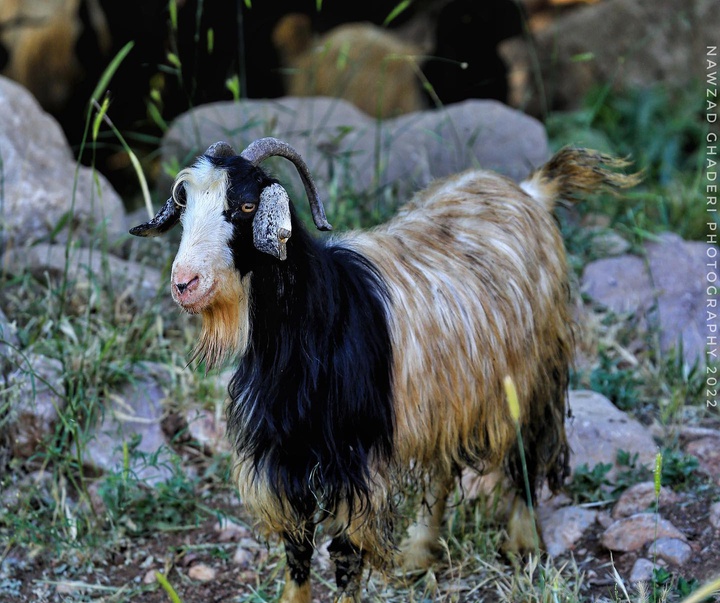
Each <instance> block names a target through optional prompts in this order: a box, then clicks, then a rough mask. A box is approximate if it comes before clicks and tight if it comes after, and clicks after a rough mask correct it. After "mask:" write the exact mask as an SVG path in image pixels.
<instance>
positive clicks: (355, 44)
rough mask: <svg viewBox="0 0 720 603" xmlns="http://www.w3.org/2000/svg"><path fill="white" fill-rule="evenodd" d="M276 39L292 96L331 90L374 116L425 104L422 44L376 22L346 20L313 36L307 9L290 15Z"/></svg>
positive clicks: (275, 33)
mask: <svg viewBox="0 0 720 603" xmlns="http://www.w3.org/2000/svg"><path fill="white" fill-rule="evenodd" d="M273 43H274V44H275V47H276V48H277V50H278V53H279V55H280V57H281V61H282V63H283V64H284V65H285V66H286V77H285V84H286V85H285V91H286V94H287V95H288V96H330V97H334V98H342V99H345V100H348V101H350V102H351V103H353V104H354V105H355V106H356V107H357V108H358V109H360V110H361V111H364V112H365V113H367V114H368V115H372V116H374V117H383V118H384V117H393V116H395V115H400V114H403V113H410V112H412V111H418V110H420V109H422V108H423V106H424V104H423V98H422V95H421V93H420V90H421V81H420V76H421V72H420V67H419V65H418V59H419V57H420V54H421V49H420V48H419V47H418V46H415V45H414V44H411V43H407V42H404V41H403V40H401V39H400V38H399V37H398V36H397V35H395V34H393V33H392V32H391V31H389V30H387V29H383V28H381V27H378V26H377V25H373V24H372V23H347V24H344V25H339V26H338V27H335V28H334V29H332V30H330V31H329V32H328V33H326V34H324V35H322V36H319V37H317V39H315V38H314V36H313V32H312V25H311V20H310V18H309V17H308V16H307V15H304V14H301V13H291V14H288V15H285V16H284V17H283V18H282V19H280V21H279V22H278V24H277V25H276V27H275V29H274V31H273Z"/></svg>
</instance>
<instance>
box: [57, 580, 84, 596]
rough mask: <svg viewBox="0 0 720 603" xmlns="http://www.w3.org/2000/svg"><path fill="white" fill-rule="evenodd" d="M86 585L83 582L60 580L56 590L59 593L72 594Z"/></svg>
mask: <svg viewBox="0 0 720 603" xmlns="http://www.w3.org/2000/svg"><path fill="white" fill-rule="evenodd" d="M83 586H84V585H83V584H82V583H81V582H75V581H67V582H59V583H58V584H57V586H55V592H56V593H58V594H59V595H72V594H76V593H78V592H80V591H82V590H83V588H82V587H83Z"/></svg>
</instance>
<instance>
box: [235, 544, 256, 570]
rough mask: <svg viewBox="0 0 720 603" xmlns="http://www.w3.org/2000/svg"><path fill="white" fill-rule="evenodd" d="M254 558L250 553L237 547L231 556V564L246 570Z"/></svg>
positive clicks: (243, 548) (241, 547)
mask: <svg viewBox="0 0 720 603" xmlns="http://www.w3.org/2000/svg"><path fill="white" fill-rule="evenodd" d="M254 558H255V556H254V555H253V553H252V551H249V550H248V549H246V548H245V547H243V546H238V548H237V549H235V554H234V555H233V563H234V564H235V565H237V566H239V567H241V568H247V567H250V565H251V564H252V562H253V560H254Z"/></svg>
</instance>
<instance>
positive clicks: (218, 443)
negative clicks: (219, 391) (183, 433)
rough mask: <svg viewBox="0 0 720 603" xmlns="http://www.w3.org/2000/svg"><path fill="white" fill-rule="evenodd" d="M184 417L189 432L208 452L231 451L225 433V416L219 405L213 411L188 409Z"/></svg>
mask: <svg viewBox="0 0 720 603" xmlns="http://www.w3.org/2000/svg"><path fill="white" fill-rule="evenodd" d="M185 419H186V420H187V426H188V432H189V434H190V435H191V436H192V438H193V439H194V440H195V441H197V442H198V443H199V444H200V445H201V446H203V447H204V448H205V449H206V450H207V451H208V452H209V453H210V454H219V453H229V452H230V451H231V446H230V442H229V441H228V439H227V437H226V435H225V432H226V427H227V425H226V421H225V416H224V413H223V412H222V407H221V406H220V405H218V407H217V411H216V412H214V413H213V412H210V411H208V410H205V409H193V410H189V411H187V413H186V415H185Z"/></svg>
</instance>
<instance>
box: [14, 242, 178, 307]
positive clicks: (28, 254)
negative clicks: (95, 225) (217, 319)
mask: <svg viewBox="0 0 720 603" xmlns="http://www.w3.org/2000/svg"><path fill="white" fill-rule="evenodd" d="M4 260H5V262H6V263H7V264H8V271H9V272H10V273H11V274H22V273H24V272H29V273H31V274H32V275H34V276H35V277H36V278H38V279H39V280H44V279H45V278H46V275H49V276H50V278H51V279H53V280H55V281H58V282H61V280H62V279H63V278H66V277H67V279H68V282H69V284H70V285H71V286H70V287H68V295H71V296H72V299H71V301H73V302H74V303H75V304H80V305H81V306H82V305H84V304H85V303H87V300H88V299H90V298H91V297H93V296H92V294H91V291H93V290H94V289H95V288H97V287H98V285H100V284H103V285H104V286H105V288H106V290H108V291H112V292H113V299H112V300H110V301H111V302H113V303H115V307H116V311H118V312H122V313H124V314H126V315H127V317H128V319H131V318H132V317H133V316H135V314H136V312H137V309H139V308H144V307H146V306H147V305H149V304H150V303H152V302H154V301H155V300H156V299H157V297H158V292H159V291H160V289H161V287H163V286H165V282H164V280H163V279H162V276H161V272H160V270H158V269H156V268H151V267H149V266H144V265H141V264H137V263H135V262H130V261H127V260H122V259H120V258H117V257H115V256H112V255H110V254H107V253H103V252H102V251H101V250H100V249H86V248H75V247H72V246H71V248H70V253H69V257H68V258H67V259H66V246H65V245H48V244H46V243H40V244H38V245H35V246H33V247H30V248H23V249H20V248H14V249H10V250H8V252H7V253H6V254H5V258H4ZM66 264H67V272H66ZM165 297H167V298H168V299H169V298H170V296H169V295H167V296H165ZM100 303H102V302H100Z"/></svg>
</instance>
